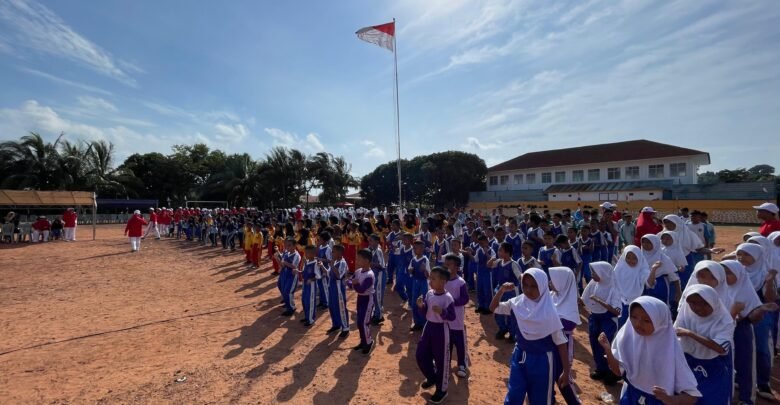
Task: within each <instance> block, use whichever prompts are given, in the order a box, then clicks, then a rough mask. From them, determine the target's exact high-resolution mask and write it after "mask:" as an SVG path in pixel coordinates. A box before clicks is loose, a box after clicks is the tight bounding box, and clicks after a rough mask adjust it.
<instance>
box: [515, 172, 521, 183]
mask: <svg viewBox="0 0 780 405" xmlns="http://www.w3.org/2000/svg"><path fill="white" fill-rule="evenodd" d="M515 184H523V175H522V174H516V175H515Z"/></svg>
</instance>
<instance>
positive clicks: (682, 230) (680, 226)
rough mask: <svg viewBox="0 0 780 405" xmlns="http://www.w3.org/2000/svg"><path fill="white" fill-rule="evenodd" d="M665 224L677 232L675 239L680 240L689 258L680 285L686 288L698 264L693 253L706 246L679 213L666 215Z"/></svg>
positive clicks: (681, 274)
mask: <svg viewBox="0 0 780 405" xmlns="http://www.w3.org/2000/svg"><path fill="white" fill-rule="evenodd" d="M663 224H664V230H667V231H674V232H675V236H676V238H675V241H676V242H679V246H680V248H681V249H682V252H683V255H684V256H685V259H686V260H687V266H686V268H685V271H683V272H681V273H680V285H681V286H682V288H683V289H685V286H686V285H687V284H688V279H689V278H690V277H691V272H692V271H693V266H694V265H695V264H696V263H694V261H693V253H694V252H696V251H697V250H699V249H700V248H702V247H704V244H703V243H701V240H700V239H699V237H698V236H697V235H696V234H695V233H693V231H691V230H690V229H688V227H687V226H685V223H684V222H683V220H682V218H680V217H678V216H677V215H667V216H665V217H664V219H663Z"/></svg>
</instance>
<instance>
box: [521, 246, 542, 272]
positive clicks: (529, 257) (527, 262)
mask: <svg viewBox="0 0 780 405" xmlns="http://www.w3.org/2000/svg"><path fill="white" fill-rule="evenodd" d="M534 246H535V245H534V243H533V242H531V241H530V240H527V241H525V242H523V245H522V247H521V251H522V256H521V257H520V261H519V262H518V264H519V265H520V270H521V271H526V270H528V269H531V268H534V269H541V268H542V266H541V265H540V264H539V262H538V261H537V260H536V258H535V257H533V253H534Z"/></svg>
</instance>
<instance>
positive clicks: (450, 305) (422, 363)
mask: <svg viewBox="0 0 780 405" xmlns="http://www.w3.org/2000/svg"><path fill="white" fill-rule="evenodd" d="M449 278H450V272H449V271H447V270H446V269H445V268H443V267H438V266H437V267H434V268H433V270H432V271H431V289H430V290H429V291H428V292H427V294H425V297H422V296H420V297H418V298H417V308H416V309H417V312H419V314H420V315H422V316H423V317H424V318H425V319H426V321H427V326H426V328H425V331H424V332H423V334H422V336H420V342H419V343H418V344H417V352H416V357H417V366H418V367H419V368H420V371H422V373H423V375H424V376H425V382H423V383H422V388H423V389H428V388H431V387H433V386H436V392H435V393H434V394H433V396H432V397H431V399H430V402H431V403H434V404H440V403H442V401H444V399H445V398H447V387H448V383H449V377H450V376H449V374H450V373H449V368H450V367H449V364H450V341H449V340H450V331H449V322H451V321H454V320H455V317H456V314H455V300H454V299H453V298H452V295H450V293H448V292H447V290H445V289H444V286H445V284H446V283H447V280H449Z"/></svg>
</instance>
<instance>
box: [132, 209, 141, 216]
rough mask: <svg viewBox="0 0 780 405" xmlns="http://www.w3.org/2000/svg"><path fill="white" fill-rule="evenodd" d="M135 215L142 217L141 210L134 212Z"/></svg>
mask: <svg viewBox="0 0 780 405" xmlns="http://www.w3.org/2000/svg"><path fill="white" fill-rule="evenodd" d="M133 214H135V215H141V210H135V211H133Z"/></svg>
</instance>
